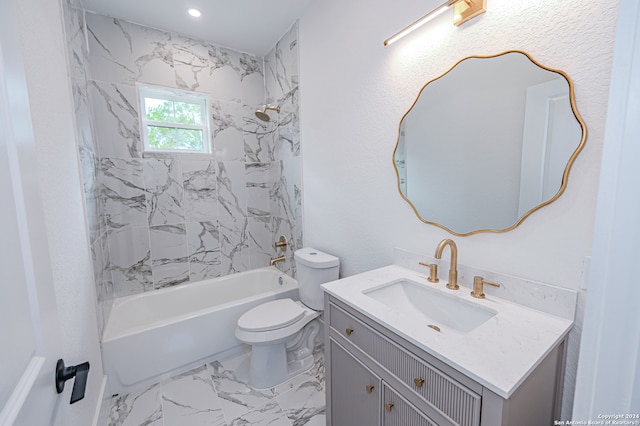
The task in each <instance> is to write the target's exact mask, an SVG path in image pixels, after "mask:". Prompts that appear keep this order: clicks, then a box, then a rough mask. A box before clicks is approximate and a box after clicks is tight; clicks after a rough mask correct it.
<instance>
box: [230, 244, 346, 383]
mask: <svg viewBox="0 0 640 426" xmlns="http://www.w3.org/2000/svg"><path fill="white" fill-rule="evenodd" d="M294 259H295V262H296V267H297V272H298V288H299V293H300V301H294V300H292V299H280V300H273V301H270V302H266V303H263V304H261V305H259V306H256V307H255V308H253V309H250V310H249V311H247V312H245V313H244V314H243V315H242V316H241V317H240V318H239V319H238V323H237V327H236V338H238V340H240V341H242V342H244V343H246V344H248V345H251V358H250V362H249V364H250V365H249V385H251V387H253V388H255V389H268V388H272V387H274V386H277V385H279V384H281V383H284V382H285V381H287V380H289V379H290V378H292V377H294V376H296V375H298V374H301V373H303V372H305V371H307V370H308V369H309V368H311V366H312V365H313V349H314V345H315V340H316V337H317V336H318V334H319V332H320V323H319V321H318V320H317V318H318V317H319V316H320V314H321V313H322V309H323V307H324V304H323V299H324V296H323V293H322V289H321V288H320V285H321V284H323V283H325V282H329V281H333V280H336V279H338V269H339V260H338V258H336V257H334V256H331V255H329V254H327V253H323V252H320V251H319V250H315V249H312V248H303V249H300V250H297V251H296V252H295V255H294Z"/></svg>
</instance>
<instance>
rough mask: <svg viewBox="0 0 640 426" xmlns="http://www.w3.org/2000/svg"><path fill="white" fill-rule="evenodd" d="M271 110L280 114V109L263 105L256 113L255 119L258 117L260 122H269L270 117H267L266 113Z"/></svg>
mask: <svg viewBox="0 0 640 426" xmlns="http://www.w3.org/2000/svg"><path fill="white" fill-rule="evenodd" d="M269 110H272V111H275V112H277V113H280V107H279V106H278V107H274V106H271V105H265V106H263V107H262V109H259V110H257V111H256V117H258V118H259V119H260V120H262V121H265V122H269V121H271V117H269V114H267V111H269Z"/></svg>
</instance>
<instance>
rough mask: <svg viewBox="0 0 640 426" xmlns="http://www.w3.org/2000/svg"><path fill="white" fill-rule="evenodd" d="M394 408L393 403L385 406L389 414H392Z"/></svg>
mask: <svg viewBox="0 0 640 426" xmlns="http://www.w3.org/2000/svg"><path fill="white" fill-rule="evenodd" d="M392 408H393V402H390V403H388V404H385V406H384V409H385V410H387V412H389V413H390V412H391V409H392Z"/></svg>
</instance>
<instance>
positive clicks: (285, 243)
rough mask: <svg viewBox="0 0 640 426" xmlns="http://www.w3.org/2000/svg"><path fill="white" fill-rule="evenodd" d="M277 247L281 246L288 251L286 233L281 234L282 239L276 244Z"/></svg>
mask: <svg viewBox="0 0 640 426" xmlns="http://www.w3.org/2000/svg"><path fill="white" fill-rule="evenodd" d="M274 246H275V247H276V248H278V247H280V248H282V250H284V251H287V238H286V237H285V236H284V235H280V239H279V240H278V241H276V243H275V244H274Z"/></svg>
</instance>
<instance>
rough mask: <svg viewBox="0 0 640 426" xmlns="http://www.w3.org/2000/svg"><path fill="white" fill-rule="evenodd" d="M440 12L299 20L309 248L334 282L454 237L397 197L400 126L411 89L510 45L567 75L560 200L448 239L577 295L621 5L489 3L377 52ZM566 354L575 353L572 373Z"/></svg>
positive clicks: (376, 5)
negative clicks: (578, 137)
mask: <svg viewBox="0 0 640 426" xmlns="http://www.w3.org/2000/svg"><path fill="white" fill-rule="evenodd" d="M440 3H441V1H440V0H429V1H420V0H401V1H395V2H391V1H382V0H375V1H366V0H351V1H349V2H341V1H338V0H324V1H318V2H315V3H314V4H313V6H312V7H311V8H310V9H309V11H308V12H307V14H306V15H305V16H304V17H303V18H302V19H301V21H300V96H301V140H302V155H303V186H304V221H305V231H304V235H305V244H306V245H309V246H313V247H316V248H318V249H321V250H326V251H328V252H330V253H332V254H335V255H337V256H339V257H340V258H341V261H342V266H341V274H342V275H343V276H346V275H352V274H355V273H359V272H362V271H365V270H369V269H372V268H376V267H379V266H382V265H385V264H389V263H391V262H392V253H393V248H394V247H401V248H404V249H408V250H412V251H416V252H422V253H428V254H433V252H434V250H435V247H436V245H437V243H438V242H439V241H440V240H441V239H443V238H447V237H450V235H449V234H448V233H447V232H445V231H443V230H441V229H439V228H437V227H434V226H429V225H426V224H424V223H422V222H420V221H419V220H418V219H417V218H416V217H415V215H414V213H413V211H412V209H411V207H410V206H409V205H408V204H407V203H405V202H404V200H402V199H401V197H400V195H399V194H398V191H397V183H396V176H395V172H394V169H393V165H392V159H391V156H392V152H393V149H394V147H395V143H396V137H397V129H398V123H399V121H400V119H401V117H402V115H403V114H404V113H405V112H406V110H407V109H408V108H409V107H410V106H411V103H412V102H413V100H414V99H415V96H416V94H417V92H418V90H419V89H420V87H422V85H423V84H424V83H426V82H427V81H429V80H430V79H432V78H434V77H436V76H438V75H440V74H442V73H443V72H444V71H446V70H447V69H448V68H449V67H450V66H451V65H453V64H454V63H455V62H456V61H457V60H459V59H461V58H463V57H465V56H468V55H487V54H494V53H498V52H502V51H505V50H509V49H520V50H525V51H527V52H528V53H529V54H530V55H532V57H533V58H535V59H536V60H537V61H539V62H540V63H542V64H544V65H546V66H549V67H551V68H557V69H562V70H564V71H566V72H567V73H568V74H569V76H570V77H571V78H572V79H573V82H574V84H575V93H576V101H577V107H578V110H579V112H580V114H581V115H582V118H583V119H584V120H585V122H586V124H587V128H588V131H589V134H588V139H587V144H586V146H585V149H584V150H583V151H582V153H581V154H580V155H579V157H578V159H577V161H576V163H575V164H574V167H573V169H572V171H571V174H570V176H569V183H568V188H567V190H566V191H565V193H564V195H563V196H562V197H561V198H560V199H559V200H558V201H556V202H555V203H553V204H552V205H550V206H548V207H545V208H544V209H542V210H540V211H538V212H536V213H534V214H533V215H532V216H531V217H529V218H528V219H527V220H525V221H524V222H523V223H522V224H521V225H520V226H519V227H518V228H517V229H515V230H513V231H511V232H508V233H505V234H479V235H473V236H469V237H456V238H454V240H455V241H456V242H457V244H458V247H459V262H460V263H463V264H466V265H471V266H474V267H478V268H482V269H488V270H494V271H499V272H503V273H508V274H513V275H517V276H521V277H525V278H529V279H533V280H537V281H542V282H545V283H549V284H554V285H558V286H561V287H566V288H571V289H578V288H579V287H580V283H581V281H582V272H583V262H584V258H585V256H588V255H590V253H591V243H592V235H593V222H594V214H595V202H596V195H597V188H598V179H599V175H598V173H599V167H600V157H601V151H602V141H603V134H604V124H605V117H606V111H607V95H608V90H609V79H610V72H611V62H612V54H613V41H614V37H615V21H616V12H617V1H612V0H594V1H593V2H589V3H585V2H582V1H579V0H521V1H517V2H514V1H512V0H488V1H487V3H488V5H487V7H488V11H487V13H486V14H484V15H482V16H480V17H479V18H477V19H475V20H474V21H472V22H470V23H467V24H465V25H463V26H461V27H458V28H457V27H455V26H453V25H452V24H451V15H450V14H449V13H446V14H444V15H442V16H440V17H439V18H437V19H436V20H435V21H433V22H431V23H430V24H428V25H427V26H425V27H423V28H422V29H420V30H418V31H417V32H415V33H413V34H411V35H409V36H408V37H406V38H405V39H403V40H400V41H399V42H397V43H396V44H393V45H391V46H389V47H384V46H383V45H382V42H383V40H384V39H386V38H387V37H389V36H390V35H391V34H393V33H395V32H396V31H398V30H399V29H401V28H402V27H404V26H405V25H407V24H408V23H410V22H412V21H413V20H415V19H417V18H418V17H420V16H422V15H423V14H424V13H426V12H427V11H428V10H430V9H431V8H433V7H435V6H437V5H439V4H440ZM574 337H575V336H574ZM573 345H574V347H575V341H574V343H573ZM576 359H577V353H575V352H574V351H572V353H571V354H570V360H569V368H568V370H569V372H568V374H569V376H571V375H572V374H573V373H572V372H573V371H575V361H576ZM571 380H572V379H571V377H569V381H568V383H569V386H568V387H569V388H572V385H571V384H570V382H571ZM571 399H572V398H571V396H570V395H568V396H567V397H566V398H565V409H566V408H567V407H568V406H569V405H570V402H569V401H570V400H571Z"/></svg>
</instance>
